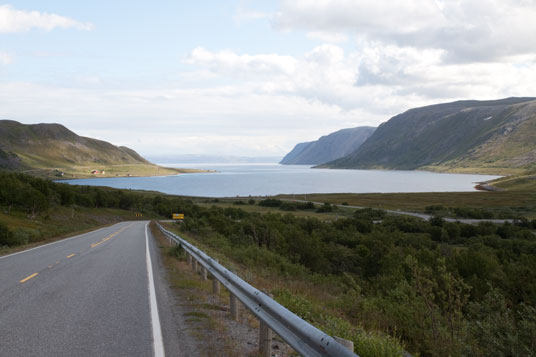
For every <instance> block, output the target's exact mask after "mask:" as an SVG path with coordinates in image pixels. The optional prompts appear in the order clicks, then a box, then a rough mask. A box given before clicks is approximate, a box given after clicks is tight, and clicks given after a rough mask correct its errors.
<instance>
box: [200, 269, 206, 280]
mask: <svg viewBox="0 0 536 357" xmlns="http://www.w3.org/2000/svg"><path fill="white" fill-rule="evenodd" d="M201 275H202V276H203V280H207V268H205V267H201Z"/></svg>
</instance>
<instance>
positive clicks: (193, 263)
mask: <svg viewBox="0 0 536 357" xmlns="http://www.w3.org/2000/svg"><path fill="white" fill-rule="evenodd" d="M192 269H193V270H194V273H197V259H195V258H193V257H192Z"/></svg>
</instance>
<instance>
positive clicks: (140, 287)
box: [0, 221, 182, 356]
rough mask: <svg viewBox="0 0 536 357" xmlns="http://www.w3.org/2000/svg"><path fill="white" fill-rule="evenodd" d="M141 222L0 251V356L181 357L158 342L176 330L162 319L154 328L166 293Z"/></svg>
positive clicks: (151, 242)
mask: <svg viewBox="0 0 536 357" xmlns="http://www.w3.org/2000/svg"><path fill="white" fill-rule="evenodd" d="M146 226H147V222H140V221H138V222H122V223H119V224H116V225H113V226H111V227H107V228H103V229H100V230H97V231H93V232H90V233H86V234H82V235H79V236H76V237H72V238H69V239H65V240H62V241H58V242H55V243H52V244H49V245H45V246H41V247H38V248H35V249H31V250H27V251H23V252H20V253H16V254H13V255H8V256H4V257H0V346H1V347H0V355H1V356H163V355H164V350H165V349H166V352H171V353H168V355H181V354H182V353H179V352H180V351H178V349H179V348H180V347H179V346H177V344H176V343H175V342H173V341H171V342H170V343H168V345H170V346H166V348H164V346H163V344H162V334H163V335H164V336H170V335H173V331H174V330H177V328H176V326H173V323H172V322H170V321H169V320H166V318H164V326H169V328H168V329H167V330H166V331H160V321H159V318H158V317H159V313H158V311H159V310H160V315H162V309H164V314H165V315H170V316H171V315H172V314H168V313H167V311H166V308H167V307H164V308H162V307H160V306H158V307H157V304H158V303H159V300H162V299H163V300H164V302H165V303H169V299H170V298H169V296H166V289H165V286H163V285H165V283H163V282H162V277H161V276H160V274H159V270H160V269H161V266H160V265H161V264H159V261H158V259H159V257H158V255H157V254H156V245H155V242H154V240H153V239H152V237H151V236H150V232H147V227H146ZM146 232H147V233H146ZM151 258H152V259H151ZM151 270H154V271H155V276H156V277H154V278H153V277H152V275H150V273H151ZM151 280H152V281H153V284H152V287H151ZM155 285H156V289H155ZM151 288H152V291H151ZM169 330H170V331H169ZM170 339H173V336H172V337H171V338H170ZM167 350H171V351H167Z"/></svg>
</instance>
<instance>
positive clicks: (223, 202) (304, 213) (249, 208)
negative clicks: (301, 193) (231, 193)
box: [196, 195, 355, 221]
mask: <svg viewBox="0 0 536 357" xmlns="http://www.w3.org/2000/svg"><path fill="white" fill-rule="evenodd" d="M307 196H309V195H307ZM236 201H244V202H246V201H245V200H240V199H239V200H237V199H218V201H217V202H214V200H206V199H205V200H197V201H196V203H197V204H198V205H200V206H204V207H211V206H216V207H220V208H228V207H230V208H240V209H243V210H244V211H246V212H257V213H261V214H263V213H269V212H272V213H281V214H286V213H290V214H293V215H295V216H298V217H315V218H318V219H321V220H323V221H333V220H336V219H337V218H339V217H341V216H345V217H346V216H351V215H352V213H353V212H354V210H355V209H352V208H344V207H339V208H337V209H336V210H334V211H333V212H326V213H317V212H315V211H312V210H296V211H283V210H280V209H279V208H275V207H265V206H259V205H257V204H255V205H249V204H247V203H246V204H244V205H236V204H234V202H236Z"/></svg>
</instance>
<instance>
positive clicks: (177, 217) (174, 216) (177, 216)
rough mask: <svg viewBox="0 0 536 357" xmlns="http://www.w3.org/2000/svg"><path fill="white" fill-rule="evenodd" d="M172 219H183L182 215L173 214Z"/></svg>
mask: <svg viewBox="0 0 536 357" xmlns="http://www.w3.org/2000/svg"><path fill="white" fill-rule="evenodd" d="M171 218H173V219H184V213H173V216H172V217H171Z"/></svg>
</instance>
